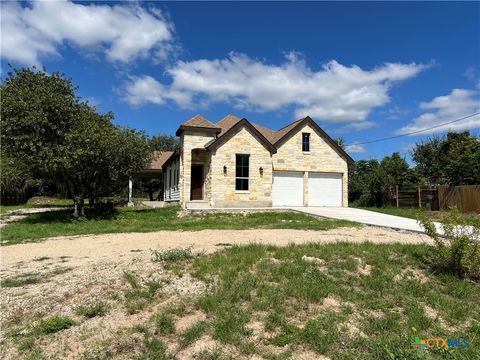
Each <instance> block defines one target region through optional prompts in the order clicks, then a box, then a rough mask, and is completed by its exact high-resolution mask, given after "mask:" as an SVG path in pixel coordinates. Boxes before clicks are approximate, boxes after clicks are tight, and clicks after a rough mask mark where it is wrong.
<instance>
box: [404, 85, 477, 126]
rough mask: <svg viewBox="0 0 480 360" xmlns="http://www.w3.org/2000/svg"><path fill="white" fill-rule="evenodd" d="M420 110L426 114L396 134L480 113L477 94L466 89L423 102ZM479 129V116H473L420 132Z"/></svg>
mask: <svg viewBox="0 0 480 360" xmlns="http://www.w3.org/2000/svg"><path fill="white" fill-rule="evenodd" d="M420 108H421V109H423V110H426V111H429V110H431V112H426V113H424V114H422V115H420V116H418V117H417V118H415V119H414V120H413V121H412V122H411V123H410V124H407V125H406V126H404V127H402V128H401V129H399V130H397V134H407V133H410V132H414V131H419V130H423V129H428V128H431V127H433V126H437V125H439V124H443V123H447V122H450V121H454V120H456V119H460V118H462V117H465V116H468V115H470V114H473V113H476V112H480V99H479V97H478V92H476V91H473V90H466V89H453V90H452V92H451V93H450V94H448V95H445V96H438V97H436V98H434V99H433V100H432V101H429V102H423V103H421V104H420ZM475 128H480V115H476V116H473V117H471V118H468V119H466V120H462V121H459V122H456V123H453V124H449V125H445V126H441V127H438V128H435V129H431V130H428V131H425V132H422V133H421V134H422V135H425V134H432V133H434V132H439V131H446V130H454V131H460V130H465V129H475Z"/></svg>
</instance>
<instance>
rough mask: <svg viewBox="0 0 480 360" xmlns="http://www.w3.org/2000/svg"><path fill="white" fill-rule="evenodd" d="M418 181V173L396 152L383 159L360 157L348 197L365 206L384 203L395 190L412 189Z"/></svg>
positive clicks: (351, 180)
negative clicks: (361, 158) (397, 188)
mask: <svg viewBox="0 0 480 360" xmlns="http://www.w3.org/2000/svg"><path fill="white" fill-rule="evenodd" d="M418 183H419V176H418V174H417V172H416V171H414V170H413V169H411V168H410V167H409V165H408V163H407V161H406V160H405V159H404V158H402V157H401V156H400V154H399V153H397V152H394V153H393V154H392V155H391V156H385V157H384V158H383V159H382V161H380V162H379V161H378V160H375V159H372V160H359V161H356V162H355V167H354V170H353V172H352V173H351V174H350V184H349V199H350V201H352V202H354V201H357V202H358V203H359V205H362V206H377V207H381V206H385V205H388V204H389V203H390V201H391V199H392V189H393V188H394V187H395V186H397V185H398V187H399V188H400V189H412V188H415V187H416V186H417V185H418Z"/></svg>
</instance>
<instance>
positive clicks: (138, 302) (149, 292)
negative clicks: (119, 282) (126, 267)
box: [123, 271, 162, 314]
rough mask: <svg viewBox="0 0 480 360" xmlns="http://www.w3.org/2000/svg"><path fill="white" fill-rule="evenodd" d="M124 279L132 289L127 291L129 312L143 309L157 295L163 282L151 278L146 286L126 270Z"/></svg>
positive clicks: (126, 298)
mask: <svg viewBox="0 0 480 360" xmlns="http://www.w3.org/2000/svg"><path fill="white" fill-rule="evenodd" d="M123 277H124V279H125V280H126V281H127V282H128V284H129V285H130V287H131V289H129V290H128V291H126V292H125V300H126V303H125V306H126V308H127V312H128V313H129V314H135V313H136V312H138V311H140V310H143V309H144V308H145V307H146V306H147V305H148V304H149V303H150V302H151V301H152V300H153V298H154V297H155V295H156V294H157V292H158V290H159V289H160V288H161V287H162V284H161V283H159V282H158V281H154V280H150V281H148V282H147V283H146V284H145V286H142V284H141V283H140V282H139V281H138V279H137V278H136V277H135V275H133V274H132V273H130V272H127V271H124V273H123Z"/></svg>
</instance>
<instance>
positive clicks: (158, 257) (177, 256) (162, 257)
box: [151, 248, 193, 262]
mask: <svg viewBox="0 0 480 360" xmlns="http://www.w3.org/2000/svg"><path fill="white" fill-rule="evenodd" d="M151 252H152V261H171V262H174V261H180V260H186V259H191V258H192V257H193V254H192V249H191V248H186V249H182V248H176V249H170V250H164V251H160V250H151Z"/></svg>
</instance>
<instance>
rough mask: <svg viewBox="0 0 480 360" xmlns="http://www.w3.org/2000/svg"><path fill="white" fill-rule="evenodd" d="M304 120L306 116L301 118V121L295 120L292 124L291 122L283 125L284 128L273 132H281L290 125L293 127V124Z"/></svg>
mask: <svg viewBox="0 0 480 360" xmlns="http://www.w3.org/2000/svg"><path fill="white" fill-rule="evenodd" d="M305 118H306V116H305V117H303V118H301V119H298V120H295V121H294V122H291V123H290V124H287V125H285V126H284V127H282V128H280V129H278V130H275V131H281V130H283V129H285V128H287V127H289V126H290V125H293V124H295V123H298V122H300V121H303V120H305Z"/></svg>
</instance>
